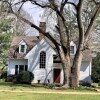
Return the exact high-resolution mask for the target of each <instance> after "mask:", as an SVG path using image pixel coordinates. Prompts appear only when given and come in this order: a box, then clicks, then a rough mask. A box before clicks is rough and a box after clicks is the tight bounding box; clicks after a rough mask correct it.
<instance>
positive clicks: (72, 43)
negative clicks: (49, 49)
mask: <svg viewBox="0 0 100 100" xmlns="http://www.w3.org/2000/svg"><path fill="white" fill-rule="evenodd" d="M75 53H76V44H75V43H74V42H73V41H71V42H70V55H75Z"/></svg>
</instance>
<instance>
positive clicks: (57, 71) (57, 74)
mask: <svg viewBox="0 0 100 100" xmlns="http://www.w3.org/2000/svg"><path fill="white" fill-rule="evenodd" d="M60 72H61V70H60V69H54V83H60Z"/></svg>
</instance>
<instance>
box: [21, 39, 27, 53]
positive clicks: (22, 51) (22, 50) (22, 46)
mask: <svg viewBox="0 0 100 100" xmlns="http://www.w3.org/2000/svg"><path fill="white" fill-rule="evenodd" d="M26 49H27V45H26V42H25V41H23V40H22V41H21V42H20V43H19V53H26Z"/></svg>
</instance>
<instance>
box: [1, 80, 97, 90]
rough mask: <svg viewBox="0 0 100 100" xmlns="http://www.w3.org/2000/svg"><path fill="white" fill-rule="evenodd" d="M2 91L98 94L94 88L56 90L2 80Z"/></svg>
mask: <svg viewBox="0 0 100 100" xmlns="http://www.w3.org/2000/svg"><path fill="white" fill-rule="evenodd" d="M0 90H21V91H62V92H96V90H95V89H93V88H87V87H79V88H75V89H72V88H70V89H65V90H55V89H48V88H47V87H46V86H41V85H25V84H14V83H10V82H4V81H2V80H0Z"/></svg>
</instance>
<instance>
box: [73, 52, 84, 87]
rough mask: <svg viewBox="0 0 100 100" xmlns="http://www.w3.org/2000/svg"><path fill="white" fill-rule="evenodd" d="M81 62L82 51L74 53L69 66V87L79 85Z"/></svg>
mask: <svg viewBox="0 0 100 100" xmlns="http://www.w3.org/2000/svg"><path fill="white" fill-rule="evenodd" d="M81 62H82V51H80V52H79V53H78V54H76V56H75V58H74V61H73V65H72V68H71V87H79V78H80V66H81Z"/></svg>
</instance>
